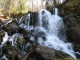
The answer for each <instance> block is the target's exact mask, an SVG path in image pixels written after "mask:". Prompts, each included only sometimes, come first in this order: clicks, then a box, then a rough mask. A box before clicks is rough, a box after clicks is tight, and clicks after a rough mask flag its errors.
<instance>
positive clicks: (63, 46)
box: [35, 8, 76, 58]
mask: <svg viewBox="0 0 80 60" xmlns="http://www.w3.org/2000/svg"><path fill="white" fill-rule="evenodd" d="M35 31H37V32H40V31H41V32H43V33H44V34H45V37H46V41H44V39H42V38H38V43H39V44H40V45H43V46H48V47H50V48H55V49H56V50H60V51H63V52H65V53H67V54H69V55H71V56H72V57H73V58H76V56H75V52H74V51H73V47H72V44H71V43H67V40H66V34H65V26H64V23H63V20H62V18H61V17H59V16H58V9H57V8H55V14H53V15H52V14H51V13H50V12H49V11H47V10H45V9H43V10H41V11H40V12H39V15H38V26H37V28H35Z"/></svg>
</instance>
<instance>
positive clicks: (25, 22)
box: [19, 13, 33, 30]
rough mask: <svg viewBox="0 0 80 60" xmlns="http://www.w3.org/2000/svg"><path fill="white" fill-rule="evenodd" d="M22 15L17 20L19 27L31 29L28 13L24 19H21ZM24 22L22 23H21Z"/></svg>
mask: <svg viewBox="0 0 80 60" xmlns="http://www.w3.org/2000/svg"><path fill="white" fill-rule="evenodd" d="M23 18H24V17H22V18H21V19H20V21H19V23H20V27H22V28H24V29H25V30H32V29H33V26H31V25H30V13H29V14H27V16H26V18H25V20H24V21H22V19H23ZM23 22H24V23H23Z"/></svg>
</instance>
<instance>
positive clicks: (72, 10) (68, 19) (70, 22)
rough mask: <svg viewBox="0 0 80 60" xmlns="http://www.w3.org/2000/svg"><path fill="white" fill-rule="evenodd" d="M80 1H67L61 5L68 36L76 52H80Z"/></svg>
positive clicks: (60, 8) (61, 13)
mask: <svg viewBox="0 0 80 60" xmlns="http://www.w3.org/2000/svg"><path fill="white" fill-rule="evenodd" d="M79 4H80V0H67V1H66V2H64V3H63V4H61V5H59V6H58V8H59V11H60V16H61V17H62V18H63V20H64V23H65V25H66V34H67V38H68V40H69V41H70V42H72V43H73V44H74V48H75V50H76V51H79V52H80V5H79Z"/></svg>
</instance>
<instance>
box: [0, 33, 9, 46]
mask: <svg viewBox="0 0 80 60" xmlns="http://www.w3.org/2000/svg"><path fill="white" fill-rule="evenodd" d="M8 38H9V36H8V33H7V32H5V36H4V38H3V42H2V43H1V47H2V46H3V45H4V44H5V43H6V42H7V41H8Z"/></svg>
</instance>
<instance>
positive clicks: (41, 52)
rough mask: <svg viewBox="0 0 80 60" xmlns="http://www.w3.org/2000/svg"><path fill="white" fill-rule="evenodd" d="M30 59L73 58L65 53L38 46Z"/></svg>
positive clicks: (52, 59)
mask: <svg viewBox="0 0 80 60" xmlns="http://www.w3.org/2000/svg"><path fill="white" fill-rule="evenodd" d="M29 58H32V59H35V60H54V59H57V58H62V59H67V58H72V57H71V56H70V55H68V54H66V53H64V52H61V51H58V50H55V49H51V48H49V47H45V46H40V45H38V46H37V48H36V50H35V51H34V53H32V54H31V55H30V56H29Z"/></svg>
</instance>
